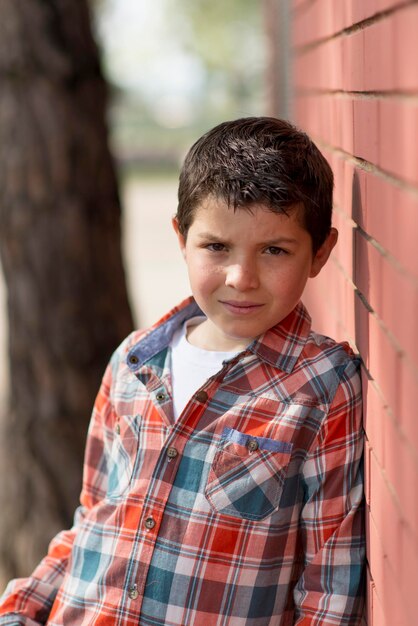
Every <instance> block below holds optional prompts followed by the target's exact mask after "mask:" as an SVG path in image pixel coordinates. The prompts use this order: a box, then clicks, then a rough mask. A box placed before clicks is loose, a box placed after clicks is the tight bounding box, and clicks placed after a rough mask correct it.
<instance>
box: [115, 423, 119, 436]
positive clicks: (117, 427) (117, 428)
mask: <svg viewBox="0 0 418 626" xmlns="http://www.w3.org/2000/svg"><path fill="white" fill-rule="evenodd" d="M115 430H116V434H117V435H120V426H119V424H116V426H115Z"/></svg>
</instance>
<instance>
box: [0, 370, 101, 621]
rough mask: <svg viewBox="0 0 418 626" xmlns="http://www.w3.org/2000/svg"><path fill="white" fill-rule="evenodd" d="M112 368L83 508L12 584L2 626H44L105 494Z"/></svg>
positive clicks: (89, 456)
mask: <svg viewBox="0 0 418 626" xmlns="http://www.w3.org/2000/svg"><path fill="white" fill-rule="evenodd" d="M111 379H112V367H111V364H109V366H108V368H107V369H106V372H105V375H104V377H103V381H102V384H101V387H100V390H99V393H98V395H97V397H96V401H95V404H94V408H93V413H92V418H91V422H90V426H89V431H88V436H87V444H86V453H85V459H84V472H83V486H82V492H81V506H80V507H79V508H78V509H77V510H76V513H75V516H74V525H73V527H72V528H71V529H70V530H66V531H63V532H61V533H59V534H58V535H56V537H54V539H53V540H52V541H51V543H50V545H49V549H48V554H47V556H46V557H45V558H44V559H43V560H42V561H41V562H40V563H39V565H38V566H37V567H36V568H35V570H34V571H33V573H32V574H31V576H29V577H28V578H18V579H15V580H12V581H11V582H10V583H9V584H8V586H7V588H6V590H5V592H4V594H3V596H2V597H1V598H0V625H1V626H6V625H7V626H35V625H38V624H45V623H46V622H47V620H48V616H49V613H50V610H51V607H52V605H53V603H54V600H55V596H56V594H57V591H58V589H59V587H60V586H61V583H62V581H63V578H64V575H65V573H66V570H67V566H68V562H69V559H70V555H71V551H72V546H73V543H74V539H75V537H76V534H77V530H78V528H79V527H80V524H81V523H82V521H83V519H84V517H85V515H86V513H87V511H89V510H90V509H92V508H94V507H95V506H96V505H97V504H98V503H99V502H100V501H101V500H102V499H103V497H104V495H105V493H106V481H107V478H106V475H107V472H106V455H105V433H106V430H107V425H108V424H109V420H111V419H112V412H113V409H112V406H111V403H110V400H109V395H110V388H111Z"/></svg>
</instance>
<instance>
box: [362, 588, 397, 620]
mask: <svg viewBox="0 0 418 626" xmlns="http://www.w3.org/2000/svg"><path fill="white" fill-rule="evenodd" d="M372 607H373V614H372V621H370V622H369V624H368V626H387V622H386V617H385V614H384V612H383V606H382V603H381V600H380V598H379V597H378V595H377V592H376V587H375V585H373V587H372ZM390 626H394V625H393V624H391V625H390Z"/></svg>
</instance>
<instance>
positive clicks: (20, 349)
mask: <svg viewBox="0 0 418 626" xmlns="http://www.w3.org/2000/svg"><path fill="white" fill-rule="evenodd" d="M105 104H106V88H105V83H104V80H103V78H102V75H101V72H100V67H99V61H98V54H97V49H96V46H95V43H94V41H93V38H92V34H91V28H90V21H89V12H88V8H87V5H86V0H1V3H0V258H1V262H2V265H3V271H4V275H5V282H6V287H7V293H8V317H9V355H10V362H9V367H10V380H11V384H10V390H9V401H8V406H7V407H0V409H2V410H1V433H0V435H1V436H0V446H1V449H0V464H1V465H0V510H1V516H0V581H2V582H4V581H6V580H7V579H9V578H10V577H12V576H21V575H27V574H28V573H29V572H30V570H31V569H32V567H33V566H34V565H35V564H36V562H37V561H38V560H39V559H40V558H41V557H42V556H43V555H44V554H45V550H46V546H47V543H48V541H49V539H50V538H51V537H52V536H53V535H54V534H55V533H56V532H57V531H58V530H60V529H62V528H64V527H68V526H69V525H70V524H71V520H72V515H73V511H74V508H75V506H76V505H77V501H78V495H79V491H80V485H81V480H80V479H81V470H82V458H83V450H84V442H85V436H86V429H87V425H88V421H89V417H90V413H91V408H92V404H93V401H94V396H95V394H96V392H97V389H98V385H99V383H100V378H101V376H102V374H103V370H104V368H105V365H106V362H107V360H108V358H109V357H110V355H111V352H112V351H113V349H114V348H115V347H116V346H117V344H118V343H119V342H120V341H121V339H122V338H123V337H124V336H125V335H126V334H127V333H128V332H129V331H130V330H131V329H132V325H133V322H132V317H131V313H130V308H129V304H128V299H127V294H126V288H125V280H124V271H123V264H122V259H121V246H120V205H119V199H118V192H117V184H116V178H115V173H114V169H113V164H112V160H111V157H110V154H109V150H108V146H107V129H106V122H105Z"/></svg>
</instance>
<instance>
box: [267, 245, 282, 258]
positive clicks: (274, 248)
mask: <svg viewBox="0 0 418 626" xmlns="http://www.w3.org/2000/svg"><path fill="white" fill-rule="evenodd" d="M265 251H266V252H267V254H272V255H274V256H277V255H279V254H287V252H286V250H283V248H279V247H278V246H269V247H268V248H266V250H265Z"/></svg>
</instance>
